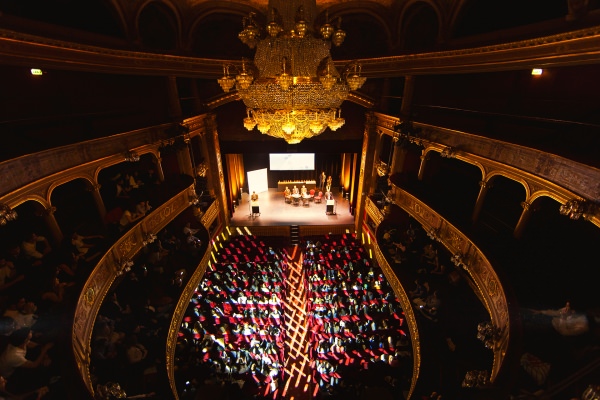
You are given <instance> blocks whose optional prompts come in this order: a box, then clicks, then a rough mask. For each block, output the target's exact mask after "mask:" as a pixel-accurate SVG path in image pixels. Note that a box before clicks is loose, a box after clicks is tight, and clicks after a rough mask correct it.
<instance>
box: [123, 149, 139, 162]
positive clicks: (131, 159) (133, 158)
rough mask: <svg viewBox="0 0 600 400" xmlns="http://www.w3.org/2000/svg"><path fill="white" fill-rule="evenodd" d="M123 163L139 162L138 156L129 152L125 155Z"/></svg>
mask: <svg viewBox="0 0 600 400" xmlns="http://www.w3.org/2000/svg"><path fill="white" fill-rule="evenodd" d="M125 161H127V162H137V161H140V155H139V154H138V153H136V152H135V151H133V150H129V151H127V152H126V153H125Z"/></svg>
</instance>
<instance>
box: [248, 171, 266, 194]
mask: <svg viewBox="0 0 600 400" xmlns="http://www.w3.org/2000/svg"><path fill="white" fill-rule="evenodd" d="M248 190H250V193H252V192H256V193H262V192H267V191H269V182H268V179H267V169H266V168H263V169H257V170H254V171H248Z"/></svg>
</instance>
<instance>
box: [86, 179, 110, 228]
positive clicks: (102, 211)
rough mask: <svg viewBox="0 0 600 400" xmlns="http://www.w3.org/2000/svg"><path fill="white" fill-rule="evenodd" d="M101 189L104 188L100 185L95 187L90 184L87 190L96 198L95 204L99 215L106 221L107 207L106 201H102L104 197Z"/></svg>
mask: <svg viewBox="0 0 600 400" xmlns="http://www.w3.org/2000/svg"><path fill="white" fill-rule="evenodd" d="M101 187H102V186H101V185H100V184H98V183H96V184H93V185H92V184H90V185H89V186H88V188H87V190H89V191H90V192H91V193H92V196H93V197H94V202H95V203H96V208H97V209H98V214H100V217H101V218H102V221H104V216H105V215H106V206H105V205H104V200H103V199H102V195H101V194H100V188H101Z"/></svg>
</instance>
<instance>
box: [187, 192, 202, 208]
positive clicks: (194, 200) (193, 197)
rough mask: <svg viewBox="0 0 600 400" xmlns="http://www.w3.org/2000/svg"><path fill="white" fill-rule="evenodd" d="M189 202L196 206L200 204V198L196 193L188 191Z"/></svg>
mask: <svg viewBox="0 0 600 400" xmlns="http://www.w3.org/2000/svg"><path fill="white" fill-rule="evenodd" d="M189 202H190V205H191V206H198V205H199V204H200V199H199V198H198V195H197V194H196V193H190V196H189Z"/></svg>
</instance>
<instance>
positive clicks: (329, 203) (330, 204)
mask: <svg viewBox="0 0 600 400" xmlns="http://www.w3.org/2000/svg"><path fill="white" fill-rule="evenodd" d="M326 207H327V208H326V209H325V214H328V215H329V214H331V215H335V209H334V207H335V200H327V206H326Z"/></svg>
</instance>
